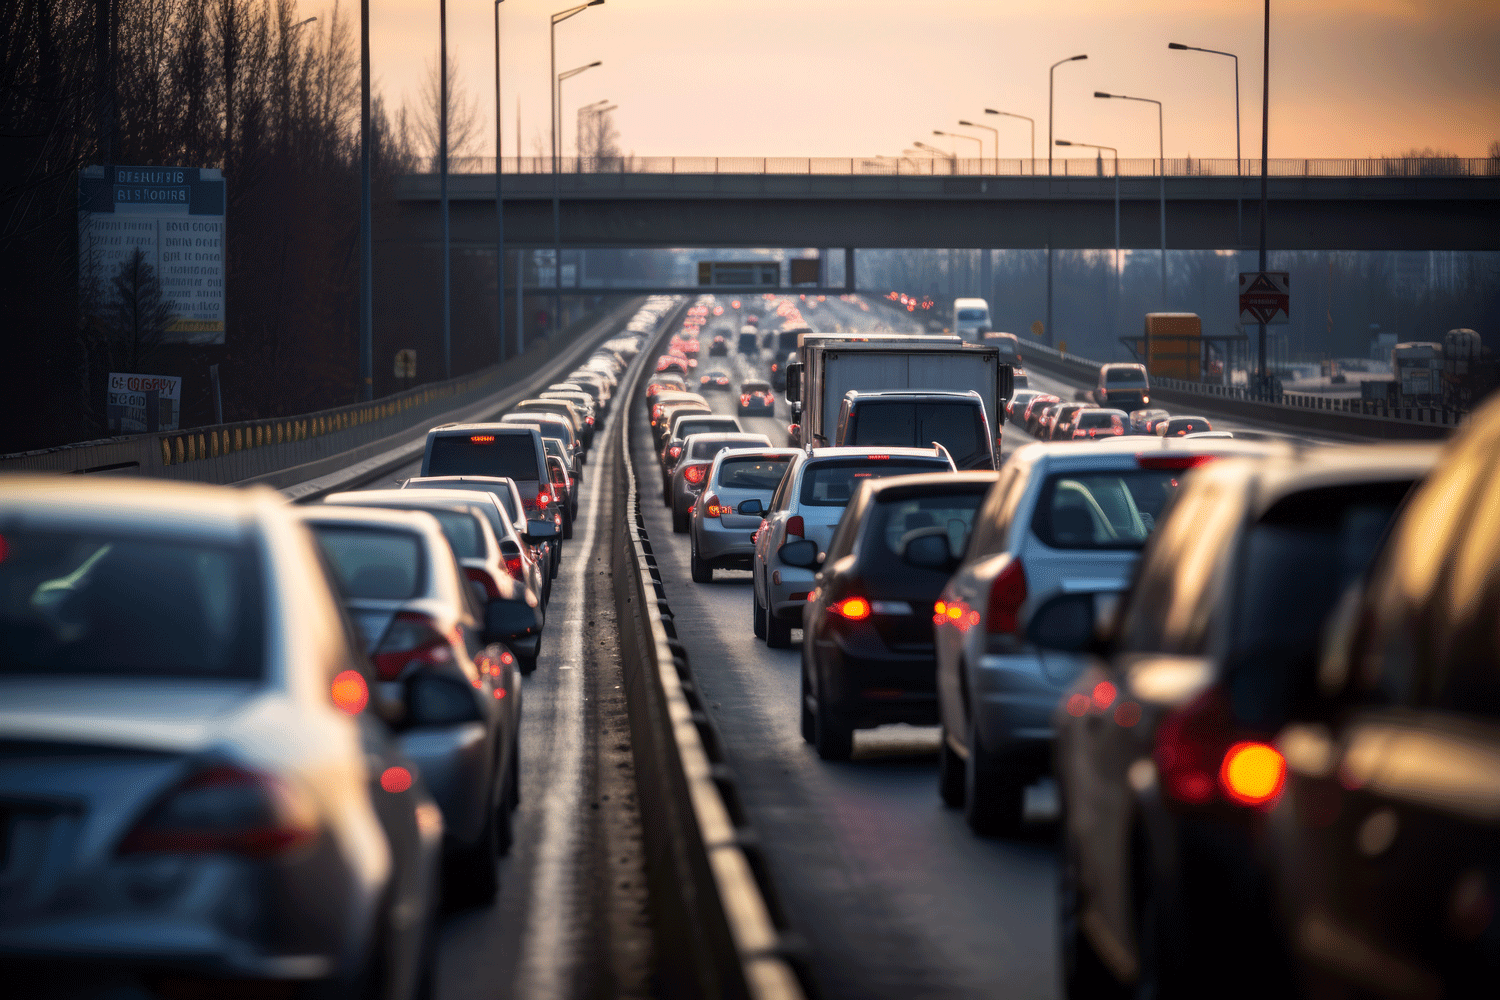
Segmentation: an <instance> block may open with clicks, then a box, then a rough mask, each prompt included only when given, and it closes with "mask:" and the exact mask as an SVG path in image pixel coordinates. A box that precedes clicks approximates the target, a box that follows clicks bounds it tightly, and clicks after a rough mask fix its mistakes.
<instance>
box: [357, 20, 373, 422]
mask: <svg viewBox="0 0 1500 1000" xmlns="http://www.w3.org/2000/svg"><path fill="white" fill-rule="evenodd" d="M374 287H375V273H374V267H373V263H372V261H371V253H370V0H360V2H359V398H360V400H361V401H363V402H368V401H369V400H370V399H372V398H373V397H374V392H375V347H374V316H373V315H372V310H373V303H372V298H373V294H372V293H373V290H374Z"/></svg>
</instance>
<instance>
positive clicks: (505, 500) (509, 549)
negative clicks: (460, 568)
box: [401, 439, 561, 604]
mask: <svg viewBox="0 0 1500 1000" xmlns="http://www.w3.org/2000/svg"><path fill="white" fill-rule="evenodd" d="M543 440H546V439H543ZM401 488H402V489H403V490H471V491H477V492H481V493H489V494H491V495H492V496H493V497H494V498H495V499H496V500H497V501H499V503H500V508H501V510H502V511H503V512H504V514H505V517H506V518H507V519H509V521H510V524H511V529H512V530H511V531H509V532H507V531H506V530H505V526H504V525H503V524H495V523H494V522H493V521H492V522H491V525H490V526H491V527H492V528H495V529H496V532H495V534H496V537H497V538H499V539H500V549H501V551H502V552H503V553H504V554H505V562H506V567H507V568H509V569H511V575H512V576H515V575H516V574H515V570H514V563H513V561H512V558H511V557H512V556H515V555H520V556H521V557H522V562H523V564H524V565H525V571H524V573H523V574H522V575H523V576H524V578H525V580H526V583H527V586H529V587H531V588H532V589H533V590H535V591H536V592H537V593H538V594H539V595H541V598H542V603H543V604H546V603H547V601H548V599H549V598H550V597H551V595H552V587H551V585H550V584H549V583H548V581H549V580H551V579H552V578H553V577H555V576H557V563H558V555H559V553H558V548H559V546H560V544H561V543H560V540H559V538H558V537H557V535H556V525H554V526H553V533H552V534H551V535H549V534H548V533H547V528H546V527H545V525H546V523H547V522H546V521H545V520H544V519H539V520H528V519H527V518H526V515H525V511H526V507H525V501H523V500H522V499H521V491H520V490H519V489H518V488H517V487H516V481H515V480H514V479H507V478H505V477H504V476H413V477H412V478H411V479H407V480H404V481H403V482H402V483H401ZM512 535H514V539H513V540H512V538H511V536H512ZM512 541H513V542H514V544H512Z"/></svg>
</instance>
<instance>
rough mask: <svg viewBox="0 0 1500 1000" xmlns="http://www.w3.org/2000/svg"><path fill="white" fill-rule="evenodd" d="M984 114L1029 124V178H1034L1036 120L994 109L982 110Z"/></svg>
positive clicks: (997, 168)
mask: <svg viewBox="0 0 1500 1000" xmlns="http://www.w3.org/2000/svg"><path fill="white" fill-rule="evenodd" d="M984 113H985V114H987V115H1003V116H1005V117H1006V118H1019V119H1021V120H1022V121H1024V122H1026V123H1027V124H1029V125H1030V126H1031V176H1033V177H1035V176H1036V119H1035V118H1028V117H1026V116H1025V115H1018V114H1013V113H1012V112H1009V111H996V110H995V109H994V108H985V109H984ZM996 155H997V156H998V155H999V152H998V147H997V152H996ZM995 169H996V170H999V169H1000V168H999V166H998V165H997V166H996V167H995Z"/></svg>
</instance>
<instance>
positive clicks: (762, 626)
mask: <svg viewBox="0 0 1500 1000" xmlns="http://www.w3.org/2000/svg"><path fill="white" fill-rule="evenodd" d="M750 598H751V600H753V601H754V602H755V615H754V623H753V624H752V626H751V628H752V629H753V630H754V631H755V638H757V639H764V638H765V637H766V609H765V608H764V607H763V606H762V605H761V603H760V592H759V591H757V590H756V589H755V581H753V580H752V581H751V582H750Z"/></svg>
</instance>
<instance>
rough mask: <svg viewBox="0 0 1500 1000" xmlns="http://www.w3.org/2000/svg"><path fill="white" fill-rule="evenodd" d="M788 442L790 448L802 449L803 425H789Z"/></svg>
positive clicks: (787, 428) (787, 429) (787, 430)
mask: <svg viewBox="0 0 1500 1000" xmlns="http://www.w3.org/2000/svg"><path fill="white" fill-rule="evenodd" d="M786 440H787V445H788V446H789V447H792V448H800V447H802V425H801V424H787V426H786Z"/></svg>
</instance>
